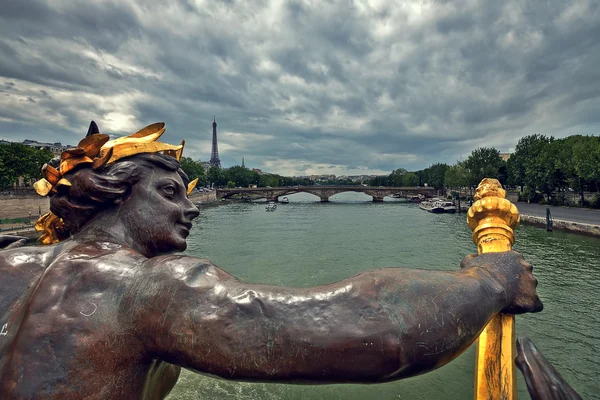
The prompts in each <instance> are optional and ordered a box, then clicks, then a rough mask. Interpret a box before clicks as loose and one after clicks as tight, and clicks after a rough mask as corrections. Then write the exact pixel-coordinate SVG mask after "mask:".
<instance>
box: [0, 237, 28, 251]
mask: <svg viewBox="0 0 600 400" xmlns="http://www.w3.org/2000/svg"><path fill="white" fill-rule="evenodd" d="M26 242H27V239H19V240H17V241H16V242H12V243H11V244H9V245H8V246H6V247H5V248H4V250H8V249H16V248H17V247H23V246H25V243H26Z"/></svg>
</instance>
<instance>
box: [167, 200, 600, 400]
mask: <svg viewBox="0 0 600 400" xmlns="http://www.w3.org/2000/svg"><path fill="white" fill-rule="evenodd" d="M289 199H290V203H288V204H280V205H279V206H278V208H277V210H276V211H274V212H265V204H264V203H234V204H228V205H223V206H219V207H212V208H205V209H202V210H201V214H200V217H198V219H197V220H196V223H195V225H194V228H193V230H192V233H191V235H190V237H189V239H188V250H187V251H186V253H187V254H189V255H193V256H199V257H206V258H208V259H210V260H211V261H212V262H214V263H215V264H216V265H218V266H219V267H221V268H223V269H225V270H226V271H228V272H230V273H231V274H233V275H235V276H236V277H238V278H239V279H241V280H244V281H247V282H253V283H265V284H274V285H284V286H296V287H309V286H315V285H321V284H326V283H331V282H335V281H338V280H341V279H344V278H347V277H349V276H351V275H353V274H356V273H358V272H360V271H364V270H367V269H372V268H380V267H398V266H399V267H402V266H406V267H412V268H426V269H458V268H459V263H460V260H461V259H462V258H463V257H464V256H465V255H467V254H469V253H474V252H476V248H475V245H474V244H473V242H472V241H471V232H470V230H469V228H468V226H467V224H466V221H465V220H466V216H465V214H455V215H450V214H431V213H427V212H425V211H423V210H420V209H419V207H418V205H417V204H411V203H404V202H400V201H394V200H393V199H390V201H387V200H388V199H386V201H385V202H384V203H372V202H370V199H371V198H370V197H369V196H367V195H364V194H359V193H345V194H339V195H336V196H334V197H332V198H331V201H332V202H331V203H329V204H321V203H315V199H316V197H314V196H312V195H308V194H297V195H294V196H290V197H289ZM514 249H515V250H517V251H519V252H521V253H522V254H523V255H524V256H525V258H526V259H527V260H528V261H529V262H531V263H532V264H533V265H534V267H535V270H534V273H535V274H536V276H537V278H538V281H539V286H538V292H539V294H540V297H541V298H542V301H543V302H544V311H543V312H542V313H539V314H530V315H519V316H517V321H516V323H517V335H524V336H529V337H530V338H531V339H532V340H533V341H534V342H535V343H536V345H537V346H538V348H539V349H540V350H541V351H542V353H543V354H544V355H545V356H546V357H547V358H548V359H549V360H550V361H551V362H552V363H553V364H554V366H555V367H556V368H557V369H558V370H559V371H560V372H561V374H562V375H563V377H565V378H566V380H567V381H568V382H569V383H570V384H571V385H572V386H573V387H574V388H575V389H576V390H577V391H578V392H579V393H580V394H581V395H582V397H583V398H584V399H600V332H599V329H600V299H599V297H600V296H599V295H600V239H598V238H591V237H585V236H578V235H574V234H568V233H563V232H551V233H548V232H546V231H545V230H544V229H540V228H536V227H532V226H527V225H522V226H520V227H519V228H518V229H517V231H516V244H515V246H514ZM473 365H474V352H473V349H472V348H470V349H469V350H467V351H466V352H465V353H464V354H462V355H461V356H460V357H459V358H457V359H456V360H454V361H453V362H451V363H450V364H448V365H446V366H444V367H442V368H440V369H438V370H436V371H434V372H432V373H429V374H425V375H422V376H418V377H414V378H410V379H407V380H404V381H398V382H392V383H386V384H377V385H315V386H313V385H284V384H263V383H238V382H231V381H226V380H222V379H216V378H211V377H207V376H202V375H198V374H195V373H192V372H188V371H183V373H182V376H181V377H180V379H179V382H178V384H177V386H176V387H175V389H174V390H173V391H172V392H171V394H170V395H169V397H168V398H169V399H170V400H176V399H253V400H258V399H285V400H291V399H294V400H295V399H326V400H338V399H340V400H341V399H344V400H354V399H472V397H473V389H472V385H473V375H474V372H473ZM518 385H519V398H520V399H528V398H529V396H528V394H527V391H526V387H525V383H524V380H523V379H522V377H521V375H520V373H519V382H518Z"/></svg>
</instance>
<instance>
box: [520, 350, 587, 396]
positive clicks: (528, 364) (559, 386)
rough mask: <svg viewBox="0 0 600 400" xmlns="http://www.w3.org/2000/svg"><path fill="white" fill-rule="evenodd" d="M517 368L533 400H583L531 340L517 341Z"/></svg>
mask: <svg viewBox="0 0 600 400" xmlns="http://www.w3.org/2000/svg"><path fill="white" fill-rule="evenodd" d="M517 354H518V355H517V358H516V359H515V362H516V363H517V367H518V368H519V369H520V370H521V372H522V373H523V376H524V377H525V383H526V384H527V390H528V391H529V395H530V396H531V399H532V400H581V396H579V395H578V394H577V392H575V390H574V389H573V388H572V387H571V386H569V384H568V383H567V382H565V380H564V379H563V377H562V376H561V375H560V374H559V373H558V371H557V370H556V369H555V368H554V367H553V366H552V364H550V361H548V360H547V359H546V357H544V356H543V355H542V353H540V351H539V350H538V349H537V347H535V345H534V344H533V342H532V341H531V339H529V338H519V339H517Z"/></svg>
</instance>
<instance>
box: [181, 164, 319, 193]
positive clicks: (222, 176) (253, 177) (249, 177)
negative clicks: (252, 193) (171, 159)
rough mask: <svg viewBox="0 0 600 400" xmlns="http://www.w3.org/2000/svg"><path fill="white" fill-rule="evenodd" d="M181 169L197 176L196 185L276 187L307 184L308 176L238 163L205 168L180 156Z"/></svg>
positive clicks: (189, 175) (188, 174) (192, 177)
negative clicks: (270, 171)
mask: <svg viewBox="0 0 600 400" xmlns="http://www.w3.org/2000/svg"><path fill="white" fill-rule="evenodd" d="M181 169H183V171H184V172H185V173H186V174H187V176H188V177H189V178H190V180H192V179H196V178H198V184H197V185H196V187H201V186H209V185H214V186H216V187H238V186H239V187H248V186H250V185H256V186H257V187H267V186H271V187H276V186H296V185H309V184H310V180H309V179H308V178H297V177H287V176H281V175H277V174H269V173H263V174H259V173H258V172H256V171H253V170H251V169H248V168H246V167H242V166H239V165H236V166H233V167H230V168H217V167H210V168H208V170H206V169H205V168H204V167H203V166H202V164H201V163H200V162H198V161H194V160H192V159H191V158H189V157H182V158H181Z"/></svg>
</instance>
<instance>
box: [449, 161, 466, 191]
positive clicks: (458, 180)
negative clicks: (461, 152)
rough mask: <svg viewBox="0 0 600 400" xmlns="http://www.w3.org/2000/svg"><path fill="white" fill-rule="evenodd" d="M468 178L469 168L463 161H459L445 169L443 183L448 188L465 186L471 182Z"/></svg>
mask: <svg viewBox="0 0 600 400" xmlns="http://www.w3.org/2000/svg"><path fill="white" fill-rule="evenodd" d="M470 178H471V177H470V173H469V170H468V169H467V168H466V167H465V165H464V162H459V163H457V164H456V165H453V166H451V167H449V168H448V169H447V170H446V175H445V176H444V185H445V186H446V187H448V188H461V187H466V186H469V184H470V182H471V179H470Z"/></svg>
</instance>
